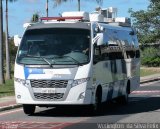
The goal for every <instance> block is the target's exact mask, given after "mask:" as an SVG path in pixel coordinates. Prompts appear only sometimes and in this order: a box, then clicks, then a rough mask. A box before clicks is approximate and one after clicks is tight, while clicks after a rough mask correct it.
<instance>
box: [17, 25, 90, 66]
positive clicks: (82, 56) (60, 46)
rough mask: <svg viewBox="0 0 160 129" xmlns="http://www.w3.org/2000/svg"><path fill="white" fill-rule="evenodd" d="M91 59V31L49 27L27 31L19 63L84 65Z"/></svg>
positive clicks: (20, 50) (21, 47)
mask: <svg viewBox="0 0 160 129" xmlns="http://www.w3.org/2000/svg"><path fill="white" fill-rule="evenodd" d="M89 60H90V31H89V30H87V29H65V28H63V29H61V28H56V29H55V28H54V29H53V28H49V29H48V28H47V29H34V30H28V31H26V32H25V34H24V36H23V39H22V42H21V45H20V48H19V51H18V55H17V63H20V64H25V65H46V64H47V65H48V64H49V65H83V64H86V63H88V62H89Z"/></svg>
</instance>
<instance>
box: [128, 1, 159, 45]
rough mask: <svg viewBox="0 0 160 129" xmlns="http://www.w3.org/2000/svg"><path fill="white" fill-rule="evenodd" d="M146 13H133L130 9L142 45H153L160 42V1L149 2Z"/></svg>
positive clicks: (141, 11) (142, 11) (140, 11)
mask: <svg viewBox="0 0 160 129" xmlns="http://www.w3.org/2000/svg"><path fill="white" fill-rule="evenodd" d="M149 1H150V4H149V6H148V8H147V10H146V11H144V10H139V11H135V12H134V11H133V10H132V9H129V13H130V14H131V18H132V21H133V26H134V27H135V28H136V29H137V31H138V38H139V42H140V43H142V44H143V43H153V42H157V41H160V1H159V0H149Z"/></svg>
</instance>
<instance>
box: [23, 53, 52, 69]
mask: <svg viewBox="0 0 160 129" xmlns="http://www.w3.org/2000/svg"><path fill="white" fill-rule="evenodd" d="M25 57H33V58H41V59H42V60H43V61H45V62H46V63H47V64H49V66H50V67H52V64H51V63H50V62H49V61H48V60H47V59H46V58H44V57H42V56H33V55H26V56H25Z"/></svg>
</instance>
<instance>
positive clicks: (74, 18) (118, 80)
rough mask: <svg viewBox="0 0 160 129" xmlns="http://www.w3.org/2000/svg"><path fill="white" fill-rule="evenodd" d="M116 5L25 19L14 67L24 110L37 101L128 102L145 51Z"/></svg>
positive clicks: (39, 103) (40, 103)
mask: <svg viewBox="0 0 160 129" xmlns="http://www.w3.org/2000/svg"><path fill="white" fill-rule="evenodd" d="M115 12H116V8H109V9H103V10H100V11H98V12H93V13H91V14H89V13H87V12H64V13H62V17H42V18H40V20H41V21H40V22H38V23H29V24H25V32H24V34H23V37H22V39H20V38H19V37H18V36H15V37H14V41H15V44H16V45H17V46H18V52H17V57H16V61H15V70H14V87H15V95H16V101H17V103H19V104H22V105H23V110H24V113H25V114H33V113H34V112H35V108H36V106H39V107H50V106H53V107H58V106H67V105H76V106H89V107H91V108H92V109H93V110H95V111H98V110H99V109H100V106H101V103H103V102H106V101H108V100H112V99H115V98H117V100H118V102H121V103H127V101H128V95H129V94H130V93H131V92H132V91H133V90H135V89H136V88H137V87H139V82H140V72H139V68H140V53H139V45H138V40H137V35H136V32H135V30H134V29H133V28H132V27H131V23H130V20H129V19H128V18H121V17H114V16H113V14H115Z"/></svg>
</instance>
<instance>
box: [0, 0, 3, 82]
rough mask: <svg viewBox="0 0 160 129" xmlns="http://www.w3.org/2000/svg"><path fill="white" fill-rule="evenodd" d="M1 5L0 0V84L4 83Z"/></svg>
mask: <svg viewBox="0 0 160 129" xmlns="http://www.w3.org/2000/svg"><path fill="white" fill-rule="evenodd" d="M2 12H3V6H2V0H0V84H3V83H4V76H3V13H2Z"/></svg>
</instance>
